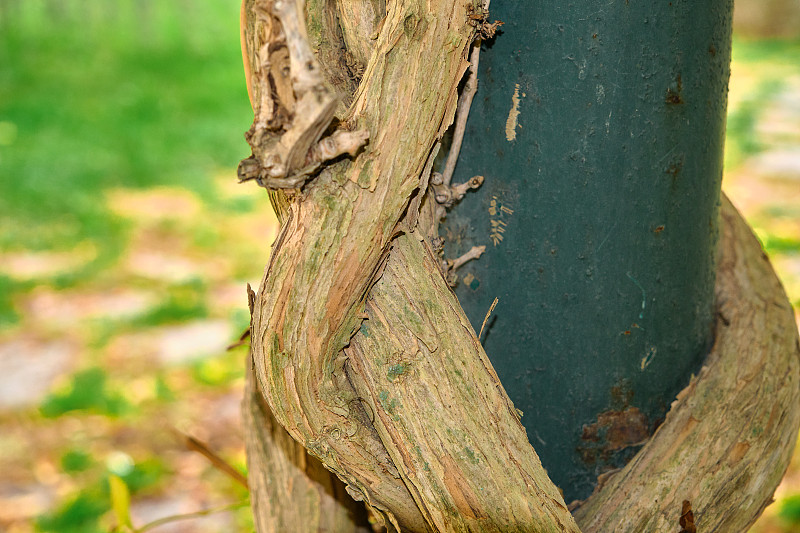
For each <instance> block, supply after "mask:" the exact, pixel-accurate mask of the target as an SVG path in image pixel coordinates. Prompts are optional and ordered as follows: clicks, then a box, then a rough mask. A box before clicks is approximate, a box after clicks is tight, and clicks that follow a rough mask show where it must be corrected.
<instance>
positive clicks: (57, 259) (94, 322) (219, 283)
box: [0, 0, 800, 533]
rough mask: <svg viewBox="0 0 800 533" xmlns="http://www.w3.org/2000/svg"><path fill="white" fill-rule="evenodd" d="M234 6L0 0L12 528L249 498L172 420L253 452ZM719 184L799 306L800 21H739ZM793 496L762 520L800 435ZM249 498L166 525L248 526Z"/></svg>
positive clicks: (94, 525)
mask: <svg viewBox="0 0 800 533" xmlns="http://www.w3.org/2000/svg"><path fill="white" fill-rule="evenodd" d="M768 4H776V0H772V1H771V2H768ZM738 9H739V8H738V7H737V10H738ZM776 9H777V8H776ZM238 10H239V4H238V0H208V1H206V2H203V3H196V2H189V1H188V0H173V1H172V2H155V1H152V0H118V1H116V2H107V1H101V0H81V1H78V0H73V1H69V0H27V1H23V0H0V472H2V474H0V530H2V531H8V532H9V533H12V532H13V533H22V532H32V531H43V532H44V531H47V532H90V533H91V532H95V531H98V532H99V531H108V530H109V528H110V527H112V526H113V524H114V518H113V516H112V513H111V512H110V509H111V499H110V495H109V479H110V477H111V476H119V477H120V478H122V480H123V481H124V482H125V483H126V484H127V486H128V487H129V489H130V490H131V492H132V494H133V496H132V501H133V503H132V508H131V510H132V515H133V520H134V523H135V524H136V525H139V526H141V525H142V524H144V523H146V522H149V521H152V520H155V519H158V518H161V517H164V516H167V515H175V514H182V513H191V512H196V511H199V510H203V509H213V508H217V507H221V506H226V505H228V504H231V503H237V502H242V501H245V500H246V492H245V491H244V489H242V488H241V487H239V486H238V485H237V484H236V483H235V482H234V481H233V480H231V479H229V478H228V477H226V476H225V475H224V474H222V473H220V472H219V471H218V470H217V469H215V468H214V467H212V466H211V465H210V463H209V462H208V461H207V460H206V459H205V458H203V457H202V456H200V455H199V454H197V453H195V452H192V451H190V450H187V449H186V447H185V445H184V443H183V440H182V438H181V437H180V435H178V434H176V433H175V432H173V431H171V428H175V429H177V430H178V431H180V432H182V433H184V434H190V435H193V436H195V437H197V438H199V439H201V440H203V441H205V442H207V443H208V444H209V446H211V447H212V448H213V449H214V450H216V451H217V452H219V453H220V454H221V455H222V456H223V457H224V458H225V459H226V460H227V461H229V462H230V463H232V464H233V465H235V466H236V467H238V468H239V469H240V470H242V471H243V470H244V452H243V449H242V436H241V427H240V423H239V416H238V402H239V400H240V397H241V390H242V381H243V368H244V361H245V356H246V353H245V351H246V350H245V349H244V348H238V349H236V350H233V351H226V349H225V348H226V346H227V344H228V343H230V342H233V341H234V340H235V339H236V338H237V337H238V335H239V334H240V333H241V331H242V330H244V328H245V327H246V325H247V322H248V314H247V305H246V297H245V292H244V286H245V283H246V282H250V283H252V284H254V285H257V283H258V280H259V278H260V276H261V273H262V272H263V268H264V265H265V264H266V261H267V258H268V253H269V244H270V243H271V241H272V237H273V235H274V233H275V230H276V228H275V222H274V219H273V218H272V216H271V213H270V212H269V207H268V202H267V201H266V197H265V195H264V193H263V191H260V190H257V189H256V188H255V187H251V186H246V185H236V178H235V169H236V165H237V163H238V161H239V160H240V159H241V158H243V157H244V156H246V155H248V154H249V149H248V147H247V146H246V144H245V142H244V140H243V132H244V131H245V130H247V128H248V127H249V126H250V122H251V120H252V112H251V111H250V107H249V103H248V100H247V93H246V90H245V86H244V79H243V75H242V67H241V57H240V51H239V42H238V31H239V30H238ZM762 11H763V9H762ZM759 13H760V12H759ZM780 19H781V20H782V21H784V22H785V21H786V20H792V19H791V18H790V17H787V15H785V14H784V15H781V17H780ZM747 20H753V19H752V17H751V19H745V22H747ZM795 29H796V27H795ZM791 30H792V28H791V27H790V28H789V33H790V34H791ZM751 33H755V34H764V33H766V34H769V35H772V34H780V33H781V32H776V31H774V30H773V31H770V30H763V29H759V30H757V31H756V30H751ZM794 35H795V36H796V35H797V33H796V31H795V33H794ZM724 187H725V189H726V190H727V191H728V192H729V194H730V195H731V196H732V199H733V201H734V203H735V204H736V205H737V206H739V207H740V209H742V210H743V212H744V213H745V215H746V216H747V217H748V219H749V220H750V222H751V224H752V225H753V226H754V229H755V230H756V232H757V234H758V235H759V237H760V239H761V240H762V242H763V243H764V245H765V248H766V250H767V252H768V253H769V254H770V256H771V258H772V260H773V262H774V264H775V266H776V269H777V270H778V271H779V274H780V275H781V277H782V279H783V280H784V283H785V285H786V288H787V291H788V292H789V294H790V298H791V300H792V302H793V304H794V305H795V308H797V307H798V306H800V40H798V39H797V38H796V37H795V38H787V37H783V38H774V37H772V38H768V39H765V38H752V37H750V38H744V37H742V36H739V35H737V37H736V39H735V42H734V64H733V76H732V80H731V94H730V105H729V118H728V142H727V147H726V177H725V184H724ZM776 500H777V502H776V503H775V504H773V505H772V506H770V507H769V508H768V509H767V512H766V513H765V516H764V517H763V518H762V519H761V520H760V521H759V523H758V524H757V525H756V526H755V527H754V529H753V531H754V532H758V533H787V532H790V531H800V458H798V456H797V454H796V456H795V459H794V460H793V464H792V467H791V468H790V470H789V472H788V473H787V476H786V479H785V481H784V483H783V484H782V486H781V487H780V489H779V491H778V493H777V494H776ZM249 512H250V510H249V508H248V507H247V506H246V505H245V506H243V507H241V508H238V509H234V510H227V511H224V512H219V513H212V514H210V515H208V516H206V517H201V518H196V519H192V520H185V521H180V522H175V523H172V524H170V525H167V526H163V527H162V528H160V529H158V531H162V532H165V531H172V532H182V531H187V532H188V531H201V532H202V531H247V530H251V529H252V522H251V520H250V518H249Z"/></svg>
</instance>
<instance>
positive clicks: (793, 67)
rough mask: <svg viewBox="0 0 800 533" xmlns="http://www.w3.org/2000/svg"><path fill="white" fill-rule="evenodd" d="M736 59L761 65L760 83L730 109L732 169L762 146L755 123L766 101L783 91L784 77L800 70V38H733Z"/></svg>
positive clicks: (747, 65) (727, 161)
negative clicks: (743, 99) (745, 97)
mask: <svg viewBox="0 0 800 533" xmlns="http://www.w3.org/2000/svg"><path fill="white" fill-rule="evenodd" d="M732 57H733V62H734V63H735V64H736V65H738V66H739V67H744V68H757V69H759V76H758V85H757V86H756V87H755V90H754V91H752V92H751V93H750V94H748V97H747V99H746V100H745V101H743V102H741V103H740V104H739V105H738V106H737V107H736V108H735V109H731V110H730V111H729V113H728V120H727V129H726V144H725V168H726V169H733V168H735V167H736V166H738V165H739V164H741V163H742V162H743V161H744V160H745V159H747V158H748V157H750V156H753V155H755V154H757V153H759V152H760V151H761V150H762V149H763V146H762V143H761V142H760V140H759V138H758V135H757V133H756V130H755V127H756V124H757V123H758V118H759V116H760V113H761V112H762V111H763V109H764V107H765V106H764V103H765V102H768V101H769V99H770V98H771V97H773V96H774V95H775V94H777V93H778V92H780V91H781V89H782V88H783V87H784V85H785V78H786V76H787V75H789V74H791V73H795V74H800V40H795V41H791V40H789V41H787V40H758V41H754V40H747V39H734V43H733V50H732Z"/></svg>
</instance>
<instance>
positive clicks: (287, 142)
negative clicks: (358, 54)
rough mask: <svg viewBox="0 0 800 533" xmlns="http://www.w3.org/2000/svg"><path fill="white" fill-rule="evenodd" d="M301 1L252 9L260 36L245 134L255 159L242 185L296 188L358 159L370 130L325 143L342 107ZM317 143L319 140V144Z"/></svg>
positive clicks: (246, 166)
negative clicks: (331, 166) (339, 160)
mask: <svg viewBox="0 0 800 533" xmlns="http://www.w3.org/2000/svg"><path fill="white" fill-rule="evenodd" d="M303 5H304V2H303V1H302V0H300V1H295V0H272V1H271V0H259V1H256V2H255V3H254V4H253V9H252V11H253V12H254V13H255V16H256V19H257V21H258V24H256V25H255V26H254V28H258V30H257V31H259V32H260V33H261V35H260V36H259V37H260V38H259V41H261V42H260V43H259V44H260V46H259V48H258V50H257V52H256V54H255V56H256V59H257V61H256V65H255V68H254V75H253V84H254V91H253V92H254V93H255V102H254V103H255V115H256V116H255V119H254V121H253V125H252V127H251V128H250V130H249V131H248V132H247V134H246V139H247V142H248V143H249V144H250V147H251V149H252V151H253V154H252V155H251V156H250V157H249V158H247V159H245V160H244V161H242V163H241V164H240V165H239V171H238V175H239V179H240V181H247V180H251V179H255V180H257V181H258V182H259V183H260V184H261V185H262V186H264V187H268V188H273V189H279V188H284V189H295V188H299V187H300V186H302V184H303V183H304V182H305V181H306V180H307V179H308V177H310V176H311V175H313V174H314V173H315V172H317V171H318V170H319V168H320V166H321V164H322V163H324V162H326V161H329V160H331V159H335V158H336V157H338V156H340V155H342V154H345V153H348V154H351V155H353V154H355V153H356V151H357V150H358V149H359V148H360V147H361V146H363V145H364V144H365V143H366V142H367V139H368V138H369V132H368V131H367V130H359V131H355V132H347V131H344V132H336V133H335V134H334V135H331V136H329V137H327V138H325V139H323V141H320V138H321V137H322V135H323V133H324V132H325V131H326V129H328V127H329V126H330V124H331V122H332V120H333V116H334V112H335V110H336V107H337V105H338V104H339V98H338V96H337V95H336V94H335V93H334V92H333V91H332V90H331V89H330V88H329V87H328V85H327V84H326V83H325V79H324V78H323V76H322V74H321V68H320V66H319V64H318V62H317V60H316V58H315V57H314V54H313V52H312V51H311V48H310V47H309V45H308V37H307V35H306V29H305V22H304V18H303V16H302V13H303ZM318 141H320V142H319V143H318Z"/></svg>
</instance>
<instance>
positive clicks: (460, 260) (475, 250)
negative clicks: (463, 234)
mask: <svg viewBox="0 0 800 533" xmlns="http://www.w3.org/2000/svg"><path fill="white" fill-rule="evenodd" d="M485 251H486V246H473V247H472V248H470V249H469V251H468V252H467V253H465V254H463V255H461V256H459V257H457V258H455V259H452V260H450V261H448V263H449V264H448V266H449V267H450V271H451V272H455V271H456V270H458V269H459V268H460V267H461V266H463V265H464V263H466V262H467V261H470V260H472V259H477V258H479V257H480V256H481V255H482V254H483V252H485Z"/></svg>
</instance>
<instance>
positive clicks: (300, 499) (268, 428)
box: [242, 360, 372, 533]
mask: <svg viewBox="0 0 800 533" xmlns="http://www.w3.org/2000/svg"><path fill="white" fill-rule="evenodd" d="M248 363H249V360H248ZM242 412H243V415H244V420H243V423H244V428H245V446H246V450H247V470H248V484H249V486H250V498H251V502H252V507H253V517H254V519H255V526H256V530H257V531H259V532H260V533H267V532H272V533H282V532H285V531H305V532H309V533H312V532H315V531H317V532H320V533H322V532H326V531H327V532H334V531H335V532H341V533H347V532H353V533H368V532H371V531H372V529H371V528H370V527H369V522H368V519H367V516H366V510H365V509H364V506H363V505H360V504H359V503H358V502H356V501H354V500H353V499H352V498H350V497H349V496H348V495H347V493H346V489H345V486H344V483H342V482H341V481H340V480H339V478H337V477H336V476H335V475H333V474H332V473H331V472H329V471H328V470H326V469H325V467H323V466H322V463H320V462H319V460H317V459H315V458H314V457H311V456H309V455H308V453H307V452H306V449H305V448H304V447H303V445H302V444H300V443H299V442H297V441H296V440H294V439H293V438H292V437H291V436H290V435H289V434H288V433H287V432H286V430H285V429H283V427H281V425H280V424H278V422H277V421H276V420H275V417H273V416H272V414H271V413H270V410H269V407H268V406H267V405H266V403H265V402H264V399H263V397H262V396H261V393H260V392H259V391H258V388H257V387H256V385H255V380H254V377H253V373H252V371H249V372H248V379H247V387H246V390H245V399H244V404H243V406H242Z"/></svg>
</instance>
